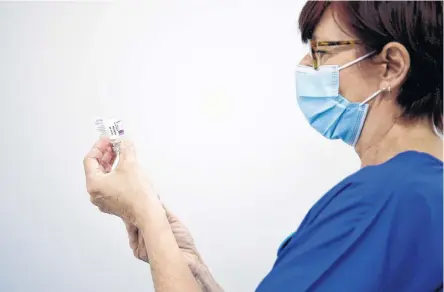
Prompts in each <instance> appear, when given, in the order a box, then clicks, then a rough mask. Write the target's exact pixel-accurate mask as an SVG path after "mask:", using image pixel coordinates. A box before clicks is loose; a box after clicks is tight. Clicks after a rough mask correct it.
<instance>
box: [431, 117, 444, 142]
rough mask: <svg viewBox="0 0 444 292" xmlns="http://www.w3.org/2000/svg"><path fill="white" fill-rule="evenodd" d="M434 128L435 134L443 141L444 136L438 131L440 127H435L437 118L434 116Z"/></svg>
mask: <svg viewBox="0 0 444 292" xmlns="http://www.w3.org/2000/svg"><path fill="white" fill-rule="evenodd" d="M432 127H433V132H435V134H436V136H438V137H439V138H440V139H441V140H442V139H443V138H444V134H443V133H442V132H440V131H439V130H438V127H437V126H436V125H435V118H434V116H433V115H432Z"/></svg>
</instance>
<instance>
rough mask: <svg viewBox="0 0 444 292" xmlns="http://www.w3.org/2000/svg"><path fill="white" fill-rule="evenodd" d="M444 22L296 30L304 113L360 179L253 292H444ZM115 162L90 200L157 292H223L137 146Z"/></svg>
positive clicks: (427, 14)
mask: <svg viewBox="0 0 444 292" xmlns="http://www.w3.org/2000/svg"><path fill="white" fill-rule="evenodd" d="M442 14H443V6H442V2H440V1H436V2H435V1H403V2H401V1H393V2H391V1H384V2H383V1H375V2H373V1H356V2H355V1H345V2H322V1H314V2H307V3H306V4H305V6H304V8H303V10H302V13H301V15H300V17H299V26H300V30H301V35H302V41H303V42H304V43H307V45H308V48H309V54H307V56H306V57H305V58H303V60H302V61H301V63H300V64H299V65H298V66H297V68H296V84H297V94H296V98H297V101H298V104H299V108H300V110H301V112H302V113H303V114H304V116H305V117H306V119H307V122H308V123H309V124H310V125H311V126H312V127H313V129H314V130H316V131H317V132H319V133H320V134H321V135H323V136H325V137H326V138H328V139H340V140H342V141H343V142H344V143H346V144H348V145H350V147H353V148H352V149H353V150H354V151H356V153H357V154H358V155H359V157H360V158H361V162H362V167H361V169H360V170H358V171H357V172H355V173H354V174H352V175H350V176H349V177H347V178H345V179H344V180H343V181H341V182H339V183H338V184H337V185H336V186H334V187H332V189H331V190H330V191H329V192H328V193H326V194H325V195H324V196H323V197H322V198H321V199H320V200H319V201H318V202H317V203H316V204H315V205H314V206H313V207H312V208H311V210H310V211H309V212H308V214H307V215H306V216H305V219H304V220H303V222H302V223H301V224H300V226H299V227H298V228H297V230H296V231H295V232H294V233H292V234H291V235H290V236H289V237H288V238H287V239H286V240H285V241H284V242H283V243H282V244H281V246H280V247H279V249H278V251H277V258H276V262H275V263H274V265H273V267H271V269H270V272H269V273H268V275H266V276H265V278H264V279H263V281H262V282H261V283H259V285H258V287H257V291H258V292H278V291H294V292H299V291H301V292H302V291H339V292H358V291H359V292H361V291H362V292H364V291H368V292H374V291H384V292H394V291H402V292H422V291H438V290H439V289H440V288H441V287H442V281H443V163H442V158H443V157H442V156H443V144H442V137H441V133H442V128H443V122H442V116H443V43H442V42H443V27H442V23H443V15H442ZM295 110H296V109H295ZM352 149H351V150H352ZM114 158H115V155H114V153H113V152H112V147H110V142H109V141H108V140H106V139H102V140H100V141H98V142H97V143H96V144H95V146H94V147H93V149H92V150H91V152H90V153H88V155H87V156H86V158H85V160H84V165H85V173H86V180H87V188H88V192H89V194H90V196H91V201H92V203H93V204H95V205H97V206H98V207H99V209H100V210H102V211H104V212H106V213H111V214H114V215H117V216H120V217H121V218H122V219H123V220H124V221H125V223H126V226H127V230H128V234H129V237H130V244H131V247H132V249H133V251H134V254H135V255H136V257H137V258H139V259H142V260H145V261H147V262H148V261H149V263H150V266H151V275H152V277H153V283H154V287H155V290H156V291H157V292H165V291H185V292H188V291H223V290H222V287H220V286H219V285H218V284H217V282H216V281H215V279H214V278H213V277H212V275H211V273H210V272H209V269H208V267H207V266H206V265H205V263H204V261H203V260H202V258H201V256H200V255H199V253H198V251H197V250H196V247H195V245H194V243H193V240H192V237H191V235H190V233H189V232H188V230H187V229H186V227H185V226H184V225H183V224H182V223H181V222H180V221H179V220H178V218H177V217H175V216H174V215H173V214H172V213H171V212H170V211H168V210H167V209H166V208H165V207H164V206H163V205H162V204H161V203H160V201H159V199H158V197H157V194H156V193H155V192H154V191H153V188H152V186H151V185H150V184H149V182H148V181H149V180H148V179H147V178H146V177H145V174H144V173H143V172H142V171H141V170H140V167H139V166H138V164H137V159H136V156H135V153H134V148H133V146H132V144H131V143H129V142H127V141H124V142H123V143H122V149H121V157H120V162H119V165H118V167H117V168H116V169H115V170H112V171H111V170H110V164H111V163H112V161H113V160H114ZM239 264H242V263H239ZM244 264H245V266H246V267H248V263H244Z"/></svg>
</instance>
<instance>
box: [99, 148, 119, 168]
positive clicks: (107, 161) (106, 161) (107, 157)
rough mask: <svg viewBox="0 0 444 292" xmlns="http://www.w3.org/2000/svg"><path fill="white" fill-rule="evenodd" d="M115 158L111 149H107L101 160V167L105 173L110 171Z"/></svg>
mask: <svg viewBox="0 0 444 292" xmlns="http://www.w3.org/2000/svg"><path fill="white" fill-rule="evenodd" d="M115 157H116V154H115V153H114V151H113V149H112V148H111V147H108V148H107V149H106V152H105V154H104V155H103V158H102V166H103V168H104V169H105V171H106V172H110V171H111V169H112V166H113V164H114V160H115Z"/></svg>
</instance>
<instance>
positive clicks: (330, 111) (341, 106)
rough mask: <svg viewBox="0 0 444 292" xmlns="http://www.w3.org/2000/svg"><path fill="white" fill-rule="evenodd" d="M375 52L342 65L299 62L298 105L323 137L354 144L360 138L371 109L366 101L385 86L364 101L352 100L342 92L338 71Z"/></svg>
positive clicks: (297, 72)
mask: <svg viewBox="0 0 444 292" xmlns="http://www.w3.org/2000/svg"><path fill="white" fill-rule="evenodd" d="M373 53H374V52H371V53H369V54H366V55H364V56H362V57H360V58H358V59H356V60H354V61H352V62H350V63H348V64H345V65H343V66H338V65H323V66H320V67H319V69H318V70H314V69H313V67H309V66H304V65H298V67H297V70H296V91H297V99H298V104H299V107H300V108H301V111H302V113H303V114H304V116H305V117H306V119H307V120H308V122H309V123H310V125H311V126H312V127H313V128H314V129H316V130H317V131H318V132H319V133H321V134H322V135H323V136H324V137H326V138H328V139H341V140H343V141H344V142H345V143H347V144H349V145H351V146H353V147H354V146H355V145H356V143H357V142H358V139H359V136H360V135H361V131H362V128H363V126H364V122H365V118H366V116H367V112H368V104H367V103H368V102H369V101H370V100H371V99H373V98H374V97H376V96H378V95H379V94H380V93H381V92H382V91H383V90H384V89H380V90H378V91H376V92H375V93H374V94H373V95H371V96H370V97H368V98H367V99H365V100H364V101H363V102H361V103H353V102H350V101H348V100H347V99H346V98H344V97H343V96H342V95H340V94H339V71H340V70H342V69H344V68H347V67H349V66H351V65H354V64H356V63H358V62H360V61H362V60H363V59H365V58H367V57H369V56H370V55H372V54H373ZM357 86H359V84H357Z"/></svg>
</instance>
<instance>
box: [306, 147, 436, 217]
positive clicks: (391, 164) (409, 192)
mask: <svg viewBox="0 0 444 292" xmlns="http://www.w3.org/2000/svg"><path fill="white" fill-rule="evenodd" d="M418 202H424V203H425V204H426V205H431V206H432V205H435V206H441V207H442V202H443V169H442V162H441V161H439V160H437V159H436V158H433V157H431V156H430V155H428V154H424V153H419V152H405V153H401V154H400V155H398V156H396V157H394V158H393V159H391V160H390V161H387V162H386V163H384V164H381V165H377V166H371V167H366V168H363V169H361V170H359V171H358V172H356V173H354V174H352V175H350V176H349V177H347V178H345V179H344V180H343V181H341V182H340V183H338V184H337V185H336V186H334V187H333V188H332V189H330V190H329V191H328V192H327V193H326V194H325V195H324V196H323V197H321V199H320V200H319V201H318V202H317V203H316V204H315V205H314V206H313V207H312V209H311V210H310V212H309V217H310V218H311V219H321V218H322V217H324V216H325V217H331V216H332V214H343V215H346V214H347V215H350V216H352V217H353V216H354V217H356V216H358V217H359V216H368V215H370V214H372V213H379V212H382V211H383V210H387V206H393V207H394V208H396V206H401V205H411V204H413V206H414V204H418ZM441 212H442V208H441ZM310 221H311V220H310Z"/></svg>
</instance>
